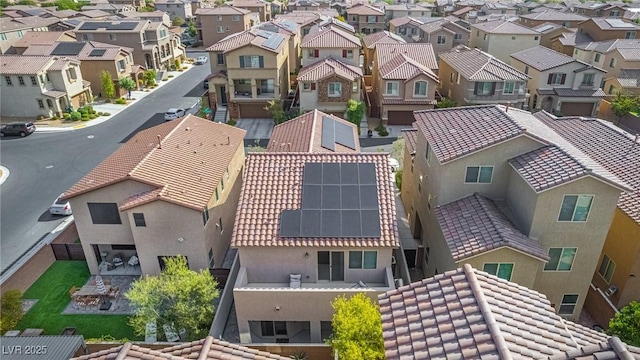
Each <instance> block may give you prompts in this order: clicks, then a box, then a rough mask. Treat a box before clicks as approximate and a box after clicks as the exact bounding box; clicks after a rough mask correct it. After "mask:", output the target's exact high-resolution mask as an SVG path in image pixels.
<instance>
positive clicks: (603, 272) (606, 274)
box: [598, 254, 616, 284]
mask: <svg viewBox="0 0 640 360" xmlns="http://www.w3.org/2000/svg"><path fill="white" fill-rule="evenodd" d="M615 270H616V264H615V263H614V262H613V261H611V259H609V257H608V256H607V254H605V255H604V257H603V258H602V263H600V268H599V269H598V274H600V276H602V278H603V279H604V281H606V282H607V284H608V283H610V282H611V277H612V276H613V272H614V271H615Z"/></svg>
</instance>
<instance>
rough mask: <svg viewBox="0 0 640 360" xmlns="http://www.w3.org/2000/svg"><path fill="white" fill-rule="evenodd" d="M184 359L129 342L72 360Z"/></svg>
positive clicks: (183, 359)
mask: <svg viewBox="0 0 640 360" xmlns="http://www.w3.org/2000/svg"><path fill="white" fill-rule="evenodd" d="M119 359H126V360H185V358H183V357H179V356H173V355H171V354H165V353H162V352H161V351H157V350H151V349H148V348H145V347H142V346H138V345H133V344H131V343H130V342H127V343H125V344H124V345H122V346H118V347H114V348H111V349H106V350H102V351H98V352H95V353H91V354H87V355H82V356H80V357H76V358H73V360H119Z"/></svg>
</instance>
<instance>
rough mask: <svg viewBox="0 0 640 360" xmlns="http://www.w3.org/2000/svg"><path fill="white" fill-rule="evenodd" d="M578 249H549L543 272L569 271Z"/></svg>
mask: <svg viewBox="0 0 640 360" xmlns="http://www.w3.org/2000/svg"><path fill="white" fill-rule="evenodd" d="M576 252H578V248H550V249H549V261H548V262H547V263H546V264H545V265H544V271H571V268H572V267H573V260H575V258H576Z"/></svg>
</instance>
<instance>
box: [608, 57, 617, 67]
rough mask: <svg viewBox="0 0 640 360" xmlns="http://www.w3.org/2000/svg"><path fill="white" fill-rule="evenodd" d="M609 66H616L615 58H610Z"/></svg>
mask: <svg viewBox="0 0 640 360" xmlns="http://www.w3.org/2000/svg"><path fill="white" fill-rule="evenodd" d="M609 67H610V68H614V67H616V59H615V58H611V60H609Z"/></svg>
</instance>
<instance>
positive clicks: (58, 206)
mask: <svg viewBox="0 0 640 360" xmlns="http://www.w3.org/2000/svg"><path fill="white" fill-rule="evenodd" d="M62 195H64V194H60V196H58V197H57V198H56V201H54V202H53V204H51V206H50V207H49V212H50V213H51V214H53V215H71V204H69V200H63V199H61V197H62Z"/></svg>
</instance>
